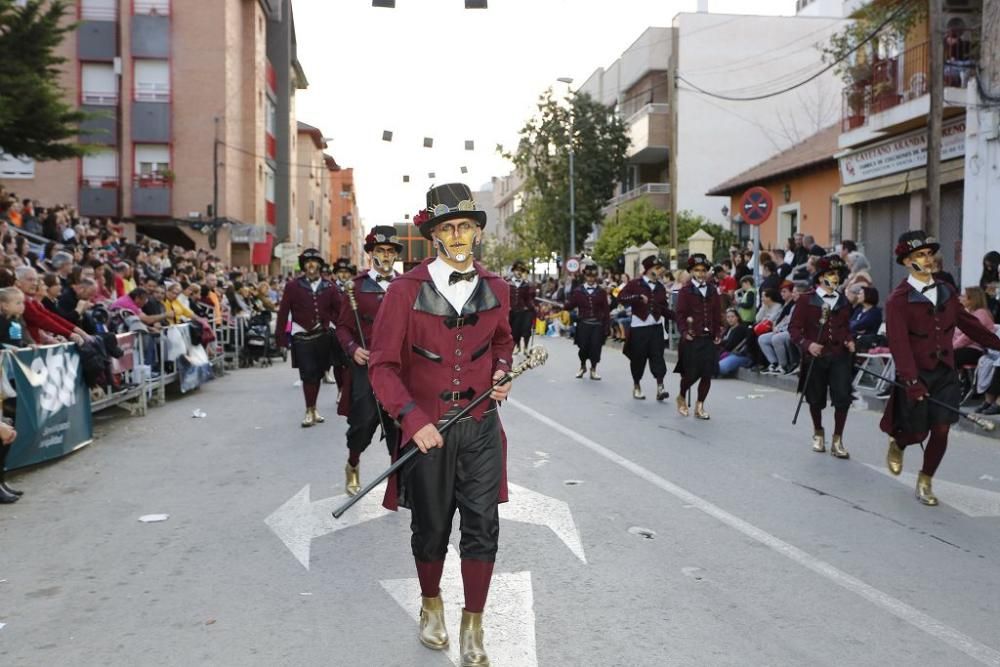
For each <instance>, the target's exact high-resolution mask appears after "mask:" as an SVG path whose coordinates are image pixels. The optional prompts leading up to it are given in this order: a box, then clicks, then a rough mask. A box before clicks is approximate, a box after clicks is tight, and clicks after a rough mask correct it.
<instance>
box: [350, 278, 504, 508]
mask: <svg viewBox="0 0 1000 667" xmlns="http://www.w3.org/2000/svg"><path fill="white" fill-rule="evenodd" d="M432 261H434V260H433V259H428V260H425V261H424V262H423V263H422V264H420V265H418V266H417V267H415V268H414V269H413V270H411V271H409V272H407V273H405V274H403V275H402V276H398V277H397V278H396V279H395V280H394V281H393V283H392V287H391V288H390V289H389V291H388V293H387V294H386V298H385V301H384V307H383V308H382V310H381V311H380V312H379V315H378V317H377V318H376V320H375V338H374V340H373V341H372V342H371V353H372V356H371V360H370V365H371V368H370V370H369V377H370V378H371V383H372V389H374V391H375V395H376V396H377V397H378V400H379V402H380V403H381V404H382V405H383V406H385V409H386V412H387V414H388V415H389V416H391V417H393V418H394V419H396V420H397V421H398V422H399V423H400V427H401V436H402V437H401V442H400V443H399V445H400V446H401V445H403V444H405V443H408V442H410V440H412V439H413V434H414V433H416V432H417V431H419V430H420V429H421V428H423V427H424V426H426V425H427V424H436V423H437V422H438V420H440V419H441V417H442V416H443V415H444V414H445V412H447V411H448V410H450V409H452V408H453V407H456V406H464V405H466V404H467V403H468V401H469V400H471V399H472V398H474V397H475V396H477V395H478V394H480V393H482V392H483V391H485V390H487V389H489V387H490V385H492V384H493V373H494V372H495V371H497V370H505V371H506V370H510V364H511V358H512V356H513V349H514V340H513V338H512V337H511V333H510V322H509V313H510V301H509V299H510V290H509V289H508V286H507V284H506V282H505V281H504V280H503V279H502V278H499V277H497V276H495V275H493V274H492V273H490V272H488V271H486V270H485V269H483V267H482V266H480V265H479V264H478V263H477V264H475V265H474V266H475V270H476V272H477V273H478V274H479V281H478V283H477V284H476V288H475V290H474V291H473V293H472V296H470V297H469V300H468V301H467V302H466V304H465V306H464V307H463V308H462V312H461V313H457V312H455V309H454V308H453V307H452V305H451V304H450V303H449V302H448V300H447V299H445V298H444V296H442V295H441V293H440V292H438V291H437V289H436V288H435V287H434V281H433V280H432V279H431V275H430V272H429V271H428V269H427V265H428V264H430V262H432ZM492 405H493V404H492V402H491V401H484V402H482V403H481V404H479V405H478V406H477V407H476V408H475V409H474V410H473V411H472V413H471V416H472V418H473V419H477V420H481V419H482V418H483V414H484V413H485V412H486V411H487V410H488V409H490V408H491V407H492ZM397 453H398V449H397ZM393 458H395V456H394V457H393ZM506 460H507V454H506V440H504V474H503V478H502V481H501V485H500V501H501V502H505V501H506V500H507V473H506ZM396 494H397V484H396V481H395V479H394V478H390V480H389V484H388V486H387V488H386V494H385V500H384V501H383V504H384V505H385V506H386V507H387V508H389V509H396V505H397V497H396Z"/></svg>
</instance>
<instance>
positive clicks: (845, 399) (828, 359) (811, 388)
mask: <svg viewBox="0 0 1000 667" xmlns="http://www.w3.org/2000/svg"><path fill="white" fill-rule="evenodd" d="M810 366H812V371H810V370H809V367H810ZM799 372H800V373H803V377H805V375H809V384H808V385H807V386H806V387H805V392H806V402H807V403H808V404H809V405H815V406H819V407H820V408H825V407H826V398H827V394H828V393H829V395H830V404H831V405H833V407H834V408H837V409H838V410H847V409H848V408H850V407H851V403H853V402H854V397H853V395H852V394H853V393H854V391H853V390H854V387H853V383H854V365H853V364H852V363H851V355H849V354H835V355H829V356H824V357H813V356H811V355H810V356H808V357H807V358H806V361H805V365H803V367H802V369H801V371H799ZM810 373H811V374H810ZM803 381H804V380H803Z"/></svg>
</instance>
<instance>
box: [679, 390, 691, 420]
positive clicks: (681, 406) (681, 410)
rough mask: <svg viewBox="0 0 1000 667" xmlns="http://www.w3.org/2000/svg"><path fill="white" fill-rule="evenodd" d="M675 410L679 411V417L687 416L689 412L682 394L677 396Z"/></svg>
mask: <svg viewBox="0 0 1000 667" xmlns="http://www.w3.org/2000/svg"><path fill="white" fill-rule="evenodd" d="M677 412H679V413H680V415H681V417H687V416H688V415H690V414H691V411H690V410H689V409H688V402H687V399H686V398H684V394H680V395H678V396H677Z"/></svg>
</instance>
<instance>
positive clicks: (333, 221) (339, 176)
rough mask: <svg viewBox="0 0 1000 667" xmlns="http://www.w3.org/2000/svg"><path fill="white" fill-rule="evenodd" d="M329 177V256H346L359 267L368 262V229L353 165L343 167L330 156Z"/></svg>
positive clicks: (328, 158) (328, 161) (328, 157)
mask: <svg viewBox="0 0 1000 667" xmlns="http://www.w3.org/2000/svg"><path fill="white" fill-rule="evenodd" d="M327 169H328V175H329V178H330V242H329V243H330V257H331V258H332V259H334V260H336V259H337V258H338V257H347V258H348V259H349V260H350V261H351V263H352V264H354V265H355V266H357V267H359V268H360V267H363V266H365V265H366V263H367V262H366V260H365V249H364V244H365V232H364V229H363V228H362V224H361V216H360V214H359V213H358V198H357V191H356V190H355V188H354V169H353V168H351V167H341V166H340V165H338V164H337V162H336V161H335V160H334V159H333V158H332V157H330V156H327Z"/></svg>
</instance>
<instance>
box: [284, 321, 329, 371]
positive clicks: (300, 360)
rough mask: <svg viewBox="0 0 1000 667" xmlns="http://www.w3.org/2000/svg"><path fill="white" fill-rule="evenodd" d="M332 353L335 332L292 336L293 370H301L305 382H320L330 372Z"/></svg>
mask: <svg viewBox="0 0 1000 667" xmlns="http://www.w3.org/2000/svg"><path fill="white" fill-rule="evenodd" d="M332 351H333V332H330V331H317V332H314V333H297V334H295V335H294V336H292V368H297V369H299V379H300V380H302V381H303V382H312V383H316V382H319V381H320V380H322V379H323V376H324V375H326V372H327V371H328V370H330V365H331V363H332V361H333V352H332Z"/></svg>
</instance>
